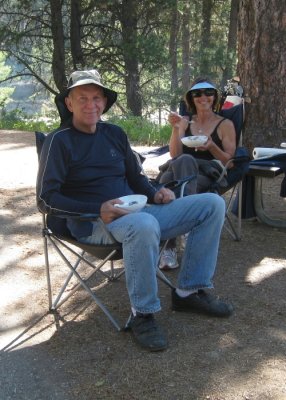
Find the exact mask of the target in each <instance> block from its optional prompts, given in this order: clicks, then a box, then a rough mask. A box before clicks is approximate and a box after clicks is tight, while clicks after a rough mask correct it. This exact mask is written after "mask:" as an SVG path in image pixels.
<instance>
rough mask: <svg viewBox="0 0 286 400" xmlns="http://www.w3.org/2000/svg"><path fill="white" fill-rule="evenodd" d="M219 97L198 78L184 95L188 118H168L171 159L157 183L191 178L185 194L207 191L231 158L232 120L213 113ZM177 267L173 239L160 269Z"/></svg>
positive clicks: (212, 88) (207, 84)
mask: <svg viewBox="0 0 286 400" xmlns="http://www.w3.org/2000/svg"><path fill="white" fill-rule="evenodd" d="M218 98H219V96H218V90H217V88H216V87H215V85H214V84H213V83H212V82H211V81H210V80H209V79H208V78H198V79H196V80H195V81H194V83H193V85H192V86H191V89H190V90H189V91H188V92H187V93H186V95H185V102H186V104H187V109H188V112H189V115H190V117H189V115H184V116H181V115H179V114H176V113H171V114H170V115H169V118H168V119H169V122H170V124H171V125H172V135H171V138H170V143H169V148H170V155H171V157H172V159H171V160H170V161H169V162H168V163H167V165H165V171H164V172H162V168H160V169H161V172H162V175H161V177H160V183H166V182H169V181H171V180H177V179H182V178H184V177H186V176H191V175H194V176H195V179H193V180H192V181H190V183H188V184H187V185H186V194H194V193H202V192H206V191H208V190H209V188H210V185H211V183H212V182H214V181H215V180H216V179H217V178H218V176H219V175H220V174H221V172H222V170H223V166H224V165H225V164H226V163H227V162H228V161H229V160H230V159H231V158H232V157H233V156H234V153H235V149H236V134H235V128H234V125H233V123H232V121H230V120H228V119H225V118H223V117H221V116H220V115H218V114H216V113H215V111H214V110H215V109H216V106H217V104H218ZM184 138H185V139H184ZM183 142H184V143H183ZM221 184H222V185H223V184H224V182H223V181H222V182H221ZM177 267H178V262H177V255H176V240H175V239H173V240H170V242H169V246H168V248H167V249H166V250H165V251H164V253H163V254H162V256H161V260H160V268H162V269H173V268H177Z"/></svg>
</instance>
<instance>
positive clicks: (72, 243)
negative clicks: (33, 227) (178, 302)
mask: <svg viewBox="0 0 286 400" xmlns="http://www.w3.org/2000/svg"><path fill="white" fill-rule="evenodd" d="M79 218H84V219H92V220H93V221H95V220H97V221H99V222H101V223H102V225H103V226H104V229H106V228H105V225H104V223H103V222H102V220H101V219H100V218H99V217H98V216H93V217H92V216H90V215H89V216H87V217H86V216H84V215H83V216H79ZM42 223H43V228H42V236H43V241H44V255H45V269H46V278H47V288H48V299H49V310H50V311H51V312H54V311H56V310H57V309H58V308H59V307H60V306H61V305H62V304H64V303H65V302H66V301H67V300H68V299H69V298H70V297H71V296H72V295H73V294H74V293H75V292H76V291H78V290H79V289H80V287H82V288H83V289H84V290H85V291H86V292H87V293H88V294H89V296H90V297H91V298H92V299H93V300H94V302H95V303H96V304H97V306H98V307H99V308H100V309H101V310H102V311H103V312H104V314H105V315H106V316H107V318H108V319H109V320H110V322H111V323H112V324H113V326H114V327H115V328H116V329H117V330H118V331H121V330H123V329H124V327H122V326H121V325H120V324H119V322H118V321H117V319H116V318H115V317H114V316H113V315H112V314H111V312H110V311H109V309H108V308H107V307H106V306H105V305H104V304H103V302H102V301H101V300H100V298H99V297H98V295H97V294H96V290H91V288H90V287H89V285H88V281H89V280H90V279H91V278H92V277H94V276H95V274H99V275H100V276H102V277H103V278H104V279H105V282H106V283H108V282H113V281H117V280H118V279H119V278H120V277H121V276H122V275H124V273H125V271H124V265H123V269H122V270H121V271H119V272H116V269H115V267H114V261H117V260H122V245H121V243H119V242H117V241H116V240H115V239H114V238H113V236H112V235H111V233H110V232H109V231H108V230H107V229H106V232H107V234H109V236H110V237H111V238H112V240H113V243H112V244H107V245H97V244H92V245H91V244H84V243H80V242H78V241H76V240H75V239H73V238H71V237H67V236H61V235H58V234H55V233H53V232H52V231H51V229H49V228H48V226H47V216H46V215H44V214H43V215H42ZM166 245H167V241H166V242H164V243H163V244H162V246H161V252H162V251H163V250H164V249H165V247H166ZM49 246H51V247H52V248H53V249H54V250H55V251H56V253H57V254H58V255H59V257H60V259H61V260H62V261H63V262H64V264H65V265H66V266H67V267H68V269H69V270H70V272H69V273H68V275H67V276H66V278H65V279H64V280H63V283H62V284H61V287H60V289H59V291H58V293H57V294H56V295H53V285H52V279H51V263H50V258H49ZM74 248H76V249H74ZM161 252H160V254H161ZM68 254H69V255H73V256H75V257H76V259H75V261H74V263H73V264H72V263H71V261H70V260H69V258H68ZM88 255H92V256H94V257H95V258H96V264H95V262H91V261H90V260H89V259H88V258H87V256H88ZM82 263H84V264H86V265H88V266H89V267H91V271H90V272H89V274H88V275H87V276H86V277H85V278H83V277H82V276H81V274H80V273H79V272H78V269H79V268H80V264H82ZM107 263H109V270H106V271H103V270H102V268H103V267H104V266H106V265H107ZM73 277H74V278H75V279H76V280H77V283H76V284H74V285H73V286H72V288H70V289H69V291H68V294H66V289H67V287H68V285H69V283H70V282H71V280H72V278H73ZM157 278H159V279H160V280H161V281H162V282H164V283H165V284H166V285H167V286H169V287H170V288H172V289H173V288H174V287H175V286H174V285H173V283H171V281H170V280H169V279H168V278H167V277H166V276H165V275H164V273H163V272H162V271H161V270H160V269H159V267H157ZM101 285H102V282H101Z"/></svg>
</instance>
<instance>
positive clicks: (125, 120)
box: [108, 116, 171, 146]
mask: <svg viewBox="0 0 286 400" xmlns="http://www.w3.org/2000/svg"><path fill="white" fill-rule="evenodd" d="M108 122H110V123H113V124H115V125H118V126H120V127H121V128H122V129H123V130H124V131H125V133H126V134H127V136H128V139H129V140H130V142H131V143H136V144H141V145H147V146H152V145H158V146H161V145H163V144H167V143H168V142H169V139H170V136H171V127H170V126H169V125H163V126H159V125H158V124H156V123H154V122H151V121H149V120H147V119H144V118H140V117H133V116H127V117H122V118H119V117H112V118H110V119H109V120H108Z"/></svg>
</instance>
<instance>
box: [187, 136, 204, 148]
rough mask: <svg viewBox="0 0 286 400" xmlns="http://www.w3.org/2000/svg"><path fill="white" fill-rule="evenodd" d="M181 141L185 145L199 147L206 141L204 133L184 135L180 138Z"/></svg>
mask: <svg viewBox="0 0 286 400" xmlns="http://www.w3.org/2000/svg"><path fill="white" fill-rule="evenodd" d="M181 141H182V143H183V144H184V145H185V146H187V147H200V146H202V145H204V144H205V143H206V142H207V141H208V137H207V136H205V135H199V136H185V137H182V138H181Z"/></svg>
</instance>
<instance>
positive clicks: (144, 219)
mask: <svg viewBox="0 0 286 400" xmlns="http://www.w3.org/2000/svg"><path fill="white" fill-rule="evenodd" d="M130 229H131V230H132V231H133V233H134V234H137V235H140V236H141V237H142V240H149V239H150V240H154V239H155V238H156V237H157V238H158V239H159V238H160V225H159V223H158V221H157V219H156V218H155V217H154V216H153V215H151V214H147V213H144V212H140V213H134V214H133V218H132V223H131V224H130Z"/></svg>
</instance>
